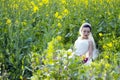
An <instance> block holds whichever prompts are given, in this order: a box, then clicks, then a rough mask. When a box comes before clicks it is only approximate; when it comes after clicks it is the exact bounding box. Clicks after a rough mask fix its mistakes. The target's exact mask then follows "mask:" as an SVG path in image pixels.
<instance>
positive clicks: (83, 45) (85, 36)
mask: <svg viewBox="0 0 120 80" xmlns="http://www.w3.org/2000/svg"><path fill="white" fill-rule="evenodd" d="M91 29H92V28H91V25H90V24H89V23H83V24H82V26H81V27H80V29H79V33H80V35H81V36H80V37H78V39H77V40H76V41H75V44H74V48H75V51H74V54H75V55H77V56H81V57H82V56H85V60H84V62H85V63H86V64H90V63H91V61H92V59H95V58H96V57H97V52H98V51H97V49H96V45H95V42H94V38H93V36H92V33H91Z"/></svg>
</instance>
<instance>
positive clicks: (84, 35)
mask: <svg viewBox="0 0 120 80" xmlns="http://www.w3.org/2000/svg"><path fill="white" fill-rule="evenodd" d="M81 33H82V34H81V37H82V38H83V39H88V36H89V34H90V28H89V27H83V28H82V31H81Z"/></svg>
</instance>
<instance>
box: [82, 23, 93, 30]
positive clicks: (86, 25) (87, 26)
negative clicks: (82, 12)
mask: <svg viewBox="0 0 120 80" xmlns="http://www.w3.org/2000/svg"><path fill="white" fill-rule="evenodd" d="M84 27H85V28H89V29H90V31H91V29H92V28H91V26H90V25H88V24H85V25H83V27H82V28H84Z"/></svg>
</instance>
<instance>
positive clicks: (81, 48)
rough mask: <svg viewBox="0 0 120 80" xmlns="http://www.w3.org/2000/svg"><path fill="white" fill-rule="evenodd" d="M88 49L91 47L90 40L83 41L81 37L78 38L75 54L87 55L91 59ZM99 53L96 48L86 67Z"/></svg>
mask: <svg viewBox="0 0 120 80" xmlns="http://www.w3.org/2000/svg"><path fill="white" fill-rule="evenodd" d="M88 47H89V42H88V39H81V38H80V37H78V39H77V40H76V41H75V44H74V52H73V54H74V55H77V56H83V55H85V56H86V57H89V54H88ZM97 52H98V51H97V49H96V48H94V49H93V55H92V58H91V59H88V61H87V62H86V63H85V64H86V65H89V64H91V62H92V59H93V60H94V59H95V58H96V57H97V56H98V55H97Z"/></svg>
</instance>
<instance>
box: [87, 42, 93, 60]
mask: <svg viewBox="0 0 120 80" xmlns="http://www.w3.org/2000/svg"><path fill="white" fill-rule="evenodd" d="M88 42H89V47H88V53H89V58H92V56H93V42H92V41H91V40H89V41H88Z"/></svg>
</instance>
